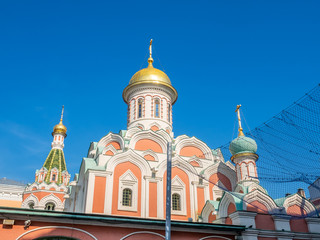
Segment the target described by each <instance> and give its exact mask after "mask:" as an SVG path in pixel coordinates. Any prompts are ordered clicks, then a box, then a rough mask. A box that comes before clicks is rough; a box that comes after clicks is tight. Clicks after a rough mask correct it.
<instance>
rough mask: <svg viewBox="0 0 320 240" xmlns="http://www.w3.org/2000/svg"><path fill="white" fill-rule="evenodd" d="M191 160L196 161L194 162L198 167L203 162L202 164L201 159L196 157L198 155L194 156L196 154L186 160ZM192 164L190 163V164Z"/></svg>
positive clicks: (201, 165)
mask: <svg viewBox="0 0 320 240" xmlns="http://www.w3.org/2000/svg"><path fill="white" fill-rule="evenodd" d="M191 162H196V163H198V164H199V167H201V168H202V167H203V164H202V162H201V159H200V158H198V157H196V156H193V157H192V158H191V159H189V161H188V163H190V164H191ZM191 165H192V164H191ZM192 166H193V165H192Z"/></svg>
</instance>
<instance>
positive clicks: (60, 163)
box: [43, 148, 67, 184]
mask: <svg viewBox="0 0 320 240" xmlns="http://www.w3.org/2000/svg"><path fill="white" fill-rule="evenodd" d="M43 167H45V168H46V169H47V170H48V173H50V172H51V170H52V169H53V168H57V169H58V170H59V174H58V181H57V184H61V183H62V176H61V173H62V172H63V171H66V170H67V166H66V161H65V159H64V154H63V150H61V149H57V148H53V149H51V151H50V152H49V155H48V157H47V159H46V161H45V162H44V164H43ZM45 182H46V183H50V174H47V176H46V179H45Z"/></svg>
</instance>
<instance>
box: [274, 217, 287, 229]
mask: <svg viewBox="0 0 320 240" xmlns="http://www.w3.org/2000/svg"><path fill="white" fill-rule="evenodd" d="M272 217H273V220H274V225H275V228H276V230H278V231H291V230H290V218H291V217H290V216H285V215H283V216H276V215H273V216H272Z"/></svg>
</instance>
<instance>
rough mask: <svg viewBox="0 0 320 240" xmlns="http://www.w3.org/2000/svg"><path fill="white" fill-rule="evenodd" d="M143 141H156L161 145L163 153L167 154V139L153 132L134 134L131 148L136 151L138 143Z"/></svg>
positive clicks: (130, 144)
mask: <svg viewBox="0 0 320 240" xmlns="http://www.w3.org/2000/svg"><path fill="white" fill-rule="evenodd" d="M142 139H149V140H153V141H155V142H156V143H158V144H159V145H160V147H161V149H162V152H163V153H165V152H167V141H166V139H165V138H163V137H162V136H161V135H159V134H157V133H155V132H154V131H152V130H148V131H142V132H137V133H136V134H134V135H133V136H132V138H131V140H130V143H129V148H130V149H134V148H135V145H136V143H137V142H138V141H139V140H142Z"/></svg>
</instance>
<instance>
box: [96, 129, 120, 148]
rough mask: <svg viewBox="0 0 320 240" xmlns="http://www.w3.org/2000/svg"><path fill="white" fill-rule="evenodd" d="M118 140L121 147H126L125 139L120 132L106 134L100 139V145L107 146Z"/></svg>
mask: <svg viewBox="0 0 320 240" xmlns="http://www.w3.org/2000/svg"><path fill="white" fill-rule="evenodd" d="M113 141H115V142H118V143H119V144H120V148H121V149H123V148H124V140H123V138H122V137H121V136H120V135H119V134H114V133H111V132H110V133H108V134H107V135H106V136H104V137H103V138H101V139H100V141H99V142H98V147H105V146H106V145H107V144H108V143H110V142H113Z"/></svg>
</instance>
